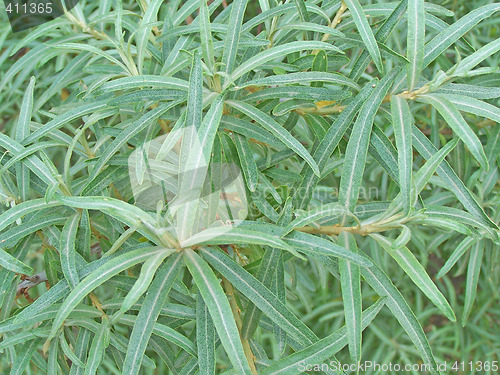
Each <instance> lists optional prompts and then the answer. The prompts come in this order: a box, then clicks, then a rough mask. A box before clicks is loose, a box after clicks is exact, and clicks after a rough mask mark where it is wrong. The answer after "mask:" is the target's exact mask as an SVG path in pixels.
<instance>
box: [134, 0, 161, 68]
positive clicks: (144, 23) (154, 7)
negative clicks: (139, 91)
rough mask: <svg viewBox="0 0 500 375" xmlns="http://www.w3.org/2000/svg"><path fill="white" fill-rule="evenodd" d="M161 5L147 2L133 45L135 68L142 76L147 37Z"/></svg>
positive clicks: (158, 1)
mask: <svg viewBox="0 0 500 375" xmlns="http://www.w3.org/2000/svg"><path fill="white" fill-rule="evenodd" d="M161 4H163V1H162V0H151V1H149V2H148V7H147V9H146V12H145V13H144V16H143V17H142V20H141V23H140V25H139V29H138V31H137V34H136V36H135V44H136V46H137V68H138V71H139V74H142V71H143V66H144V57H145V54H146V50H147V46H148V41H149V37H150V35H151V29H152V27H153V26H152V25H151V23H152V22H155V21H156V16H157V14H158V10H159V9H160V5H161Z"/></svg>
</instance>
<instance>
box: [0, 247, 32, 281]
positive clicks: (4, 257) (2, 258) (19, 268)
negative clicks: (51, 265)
mask: <svg viewBox="0 0 500 375" xmlns="http://www.w3.org/2000/svg"><path fill="white" fill-rule="evenodd" d="M0 266H2V267H3V268H5V269H8V270H10V271H12V272H17V273H21V274H26V275H31V274H32V273H33V269H32V268H31V267H28V266H27V265H26V264H24V263H23V262H21V261H20V260H18V259H16V258H14V257H13V256H12V255H10V254H9V253H8V252H6V251H5V250H3V249H2V248H0Z"/></svg>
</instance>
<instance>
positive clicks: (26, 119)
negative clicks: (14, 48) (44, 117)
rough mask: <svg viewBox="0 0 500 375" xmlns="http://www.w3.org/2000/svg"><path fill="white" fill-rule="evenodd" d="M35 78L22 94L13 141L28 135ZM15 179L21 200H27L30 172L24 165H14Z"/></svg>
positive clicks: (20, 140)
mask: <svg viewBox="0 0 500 375" xmlns="http://www.w3.org/2000/svg"><path fill="white" fill-rule="evenodd" d="M35 81H36V80H35V77H31V79H30V83H29V84H28V87H27V88H26V91H25V93H24V97H23V101H22V103H21V109H20V111H19V118H18V120H17V125H16V136H15V140H16V141H18V142H22V141H23V140H24V139H25V138H26V137H27V136H28V135H29V133H30V121H31V114H32V112H33V91H34V89H35ZM16 179H17V186H18V189H19V195H20V196H21V200H23V201H25V200H27V199H28V194H29V188H30V171H29V169H28V167H27V166H26V165H22V164H18V165H16Z"/></svg>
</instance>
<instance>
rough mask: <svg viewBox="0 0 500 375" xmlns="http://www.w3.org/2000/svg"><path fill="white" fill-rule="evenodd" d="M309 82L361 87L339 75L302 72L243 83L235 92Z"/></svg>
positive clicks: (357, 88)
mask: <svg viewBox="0 0 500 375" xmlns="http://www.w3.org/2000/svg"><path fill="white" fill-rule="evenodd" d="M308 82H323V83H325V84H328V83H331V84H332V85H339V86H349V87H352V88H354V89H356V90H359V85H358V84H357V83H356V82H354V81H353V80H351V79H349V78H347V77H344V76H343V75H341V74H338V73H328V72H300V73H289V74H279V75H274V76H269V77H264V78H257V79H254V80H251V81H248V82H245V83H242V84H241V85H239V86H238V87H236V88H234V89H235V90H238V89H241V88H244V87H248V86H273V85H286V84H294V83H308Z"/></svg>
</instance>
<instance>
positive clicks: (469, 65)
mask: <svg viewBox="0 0 500 375" xmlns="http://www.w3.org/2000/svg"><path fill="white" fill-rule="evenodd" d="M498 51H500V39H495V40H494V41H492V42H490V43H488V44H486V45H485V46H483V47H481V48H480V49H478V50H477V51H476V52H474V53H473V54H471V55H469V56H467V57H466V58H465V59H463V60H462V61H460V62H459V63H458V65H457V67H456V69H455V70H454V71H453V75H454V76H461V75H467V73H468V72H469V71H470V70H472V69H473V68H474V67H475V66H476V65H477V64H479V63H480V62H481V61H483V60H485V59H487V58H488V57H490V56H491V55H493V54H495V53H497V52H498Z"/></svg>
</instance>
